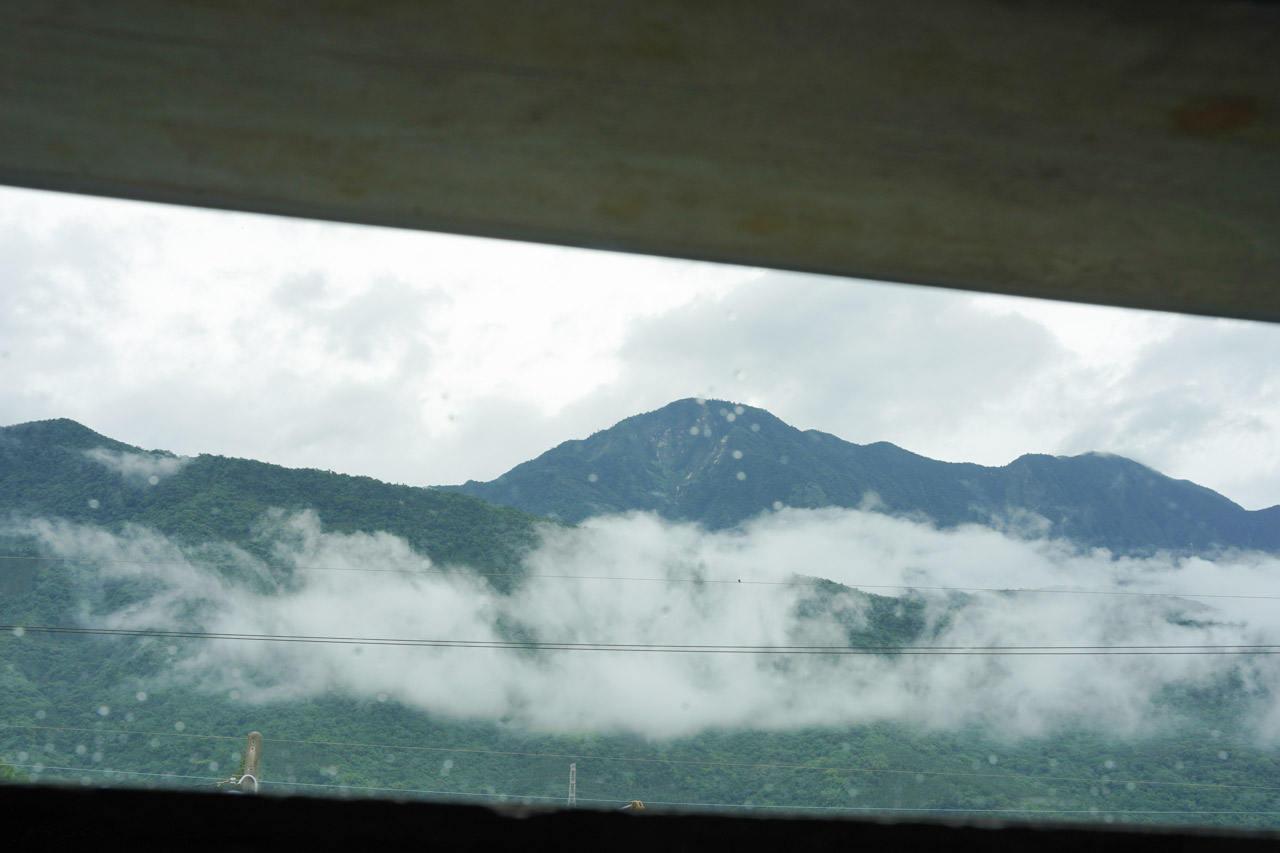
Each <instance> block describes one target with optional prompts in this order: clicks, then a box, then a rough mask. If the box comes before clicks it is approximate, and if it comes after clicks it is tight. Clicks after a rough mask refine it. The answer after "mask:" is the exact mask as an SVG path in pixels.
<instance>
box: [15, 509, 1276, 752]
mask: <svg viewBox="0 0 1280 853" xmlns="http://www.w3.org/2000/svg"><path fill="white" fill-rule="evenodd" d="M22 532H23V533H25V534H27V535H31V536H35V537H36V538H38V539H39V541H41V542H42V543H43V545H44V547H45V548H46V549H47V550H48V551H49V552H50V553H54V554H57V555H59V556H65V557H75V558H79V559H85V560H98V561H102V562H99V563H98V569H97V571H99V572H101V573H102V575H103V576H106V577H112V578H123V577H135V578H139V579H142V580H145V581H146V582H147V583H148V584H149V585H150V586H151V587H152V588H153V592H152V594H151V595H150V596H149V597H147V598H146V599H145V600H143V601H141V602H139V603H137V604H135V605H132V606H129V607H124V608H120V609H116V610H109V611H103V610H101V609H94V608H93V607H90V606H88V605H86V606H85V608H83V609H82V612H81V614H80V618H81V620H82V621H83V622H85V623H86V624H95V625H100V626H105V627H118V628H169V629H192V628H198V629H201V630H205V631H212V632H227V633H232V632H235V633H255V634H277V635H279V634H291V635H306V636H340V637H383V638H411V639H430V640H473V641H498V640H510V639H512V638H513V637H520V638H527V639H536V640H539V641H542V642H561V643H625V644H680V645H697V646H722V645H739V646H748V645H749V646H775V645H812V646H827V645H840V644H842V643H844V642H847V639H846V638H847V634H846V631H847V629H848V628H849V627H850V626H853V627H855V628H857V627H859V626H860V625H865V622H866V619H867V618H868V614H869V612H870V607H869V605H868V602H867V600H866V599H865V598H862V597H860V596H856V595H847V596H837V597H836V599H835V604H834V605H833V604H831V601H832V600H831V599H822V600H825V601H826V602H827V604H825V605H823V606H817V605H816V603H817V602H819V600H820V596H821V592H822V591H820V590H818V589H817V588H815V587H814V586H813V585H812V584H807V583H805V582H804V579H805V578H813V577H820V578H827V579H830V580H834V581H837V582H840V583H842V584H847V585H850V586H854V587H862V588H864V589H866V590H867V591H868V592H872V593H877V594H883V595H891V596H909V598H901V599H899V602H900V604H902V606H913V605H907V604H905V603H906V602H907V601H919V602H922V604H923V609H922V612H923V616H924V624H925V629H924V631H925V633H924V635H923V637H922V638H921V639H920V640H919V641H918V642H919V643H920V644H921V645H928V646H936V647H972V646H1074V647H1087V646H1121V645H1123V646H1169V645H1184V646H1185V645H1220V644H1245V643H1248V644H1258V643H1264V642H1272V643H1275V642H1276V641H1277V640H1276V637H1277V636H1278V635H1280V630H1278V629H1280V616H1278V615H1277V612H1276V608H1275V607H1274V601H1266V600H1260V599H1257V598H1207V597H1206V598H1175V597H1168V596H1148V595H1133V594H1130V593H1143V592H1177V593H1200V594H1213V595H1218V596H1230V595H1247V596H1258V595H1280V560H1277V559H1276V558H1274V557H1272V556H1267V555H1259V554H1237V555H1232V556H1228V557H1224V558H1222V559H1220V560H1218V561H1208V560H1203V559H1197V558H1174V557H1154V558H1147V559H1130V558H1123V559H1113V558H1112V557H1111V555H1110V554H1109V553H1107V552H1104V551H1095V552H1088V553H1082V552H1080V551H1078V550H1077V549H1075V548H1073V547H1071V546H1070V545H1068V544H1066V543H1063V542H1055V541H1048V540H1034V541H1027V540H1025V539H1021V538H1015V537H1012V536H1009V535H1005V534H1004V533H1001V532H998V531H995V530H991V529H988V528H979V527H969V528H959V529H952V530H945V531H942V530H938V529H936V528H934V527H933V526H932V525H930V524H928V523H927V522H921V521H918V520H907V519H901V518H893V517H890V516H886V515H882V514H877V513H873V512H864V511H857V510H845V509H823V510H783V511H781V512H776V513H768V514H766V515H763V516H761V517H760V518H759V519H757V520H756V521H755V522H753V523H751V524H748V525H745V526H744V527H742V528H739V529H737V530H733V531H722V532H715V533H709V532H707V531H705V530H702V529H701V528H698V527H696V526H693V525H682V524H672V523H668V522H665V521H662V520H660V519H658V518H656V517H654V516H652V515H645V514H632V515H627V516H615V517H605V518H597V519H593V520H591V521H589V522H587V523H586V524H584V525H583V526H581V527H579V528H576V529H549V530H547V531H545V533H544V540H543V544H542V545H541V547H539V548H538V549H537V550H535V551H533V552H532V553H531V554H529V555H528V556H527V558H526V560H525V566H524V569H525V570H526V571H527V572H528V573H529V574H530V575H531V576H530V577H527V578H526V579H524V580H523V581H522V582H521V583H520V585H519V586H518V588H517V589H516V590H515V591H514V592H512V593H510V594H504V593H500V592H497V591H495V590H494V588H493V586H492V585H491V584H490V583H489V582H487V581H486V580H485V579H484V578H483V577H480V576H477V575H475V574H472V573H470V572H466V571H448V570H447V569H449V568H451V567H440V566H436V565H433V564H432V563H431V562H430V561H429V560H427V559H425V558H424V557H421V556H419V555H417V554H415V553H414V552H413V551H412V550H411V549H410V548H409V547H408V546H407V545H406V544H405V543H404V542H403V541H402V540H400V539H397V538H396V537H393V536H390V535H387V534H381V533H379V534H363V533H358V534H336V533H327V532H324V530H323V526H322V524H321V521H320V519H319V518H317V517H316V516H315V515H314V514H312V513H301V514H296V515H283V514H276V515H274V516H272V517H271V518H270V519H268V521H267V522H266V523H265V524H264V526H263V528H262V534H261V535H262V536H263V537H264V538H265V541H266V542H268V543H269V544H270V546H271V548H272V549H273V550H274V553H273V555H272V558H271V560H270V562H269V563H262V562H260V561H257V560H255V559H254V558H251V557H250V556H249V555H248V554H246V553H244V552H241V551H239V550H237V549H235V548H231V547H229V546H227V547H221V546H219V547H216V548H212V549H209V548H206V549H204V550H203V551H199V552H192V551H190V550H184V549H182V548H179V547H178V546H176V545H174V544H173V543H172V542H169V541H167V540H165V539H164V538H163V537H161V536H159V535H157V534H155V533H154V532H151V531H148V530H145V529H143V528H138V527H133V528H129V529H126V530H125V531H124V532H122V533H121V534H118V535H116V534H108V533H106V532H103V531H101V530H96V529H92V528H85V527H78V526H74V525H70V524H67V523H65V522H53V521H40V522H35V523H28V524H26V525H24V527H23V530H22ZM111 560H132V561H137V562H108V561H111ZM188 561H192V562H195V563H201V562H202V561H203V562H205V563H214V562H218V563H225V562H234V563H236V564H237V565H240V566H243V567H245V568H244V570H242V571H239V572H236V573H231V574H228V573H227V572H226V571H225V570H224V569H217V568H213V567H206V568H202V567H199V566H198V565H197V566H193V565H173V563H185V562H188ZM272 565H287V566H292V567H295V571H293V572H292V573H284V574H281V572H280V570H278V569H273V568H271V566H272ZM304 569H305V570H304ZM567 576H572V577H567ZM797 580H799V581H800V582H799V583H797V582H796V581H797ZM903 586H910V587H914V588H915V589H914V590H913V591H911V592H909V593H908V592H907V591H906V590H903V589H901V588H896V587H903ZM938 587H952V588H954V587H965V588H969V590H970V591H958V590H955V589H939V588H938ZM1011 588H1013V589H1018V590H1023V591H1020V592H1016V593H1011V592H999V591H984V590H1005V589H1011ZM1030 590H1041V591H1039V592H1032V591H1030ZM1104 591H1105V592H1110V593H1118V594H1105V595H1103V594H1095V593H1096V592H1104ZM193 603H195V606H194V607H193ZM801 611H807V614H808V615H804V616H802V615H801ZM192 614H196V615H195V616H193V615H192ZM193 620H194V621H193ZM182 642H191V643H192V646H191V648H190V653H189V654H186V655H183V656H182V662H181V663H180V664H179V667H178V669H177V677H179V678H182V679H186V680H189V681H190V682H192V683H198V684H201V685H204V686H206V687H209V688H210V689H217V690H230V689H238V690H240V691H241V693H242V695H244V696H245V697H246V698H252V699H255V700H257V701H269V700H276V699H292V698H302V697H307V696H313V695H318V694H321V693H325V692H329V691H339V692H342V693H347V694H352V695H356V696H365V697H371V696H377V695H379V694H386V695H387V696H389V697H394V698H395V699H397V700H399V701H402V702H404V703H406V704H408V705H411V706H414V707H418V708H421V709H424V710H427V711H430V712H434V713H440V714H447V715H454V716H460V717H480V718H486V719H500V720H505V721H509V722H512V723H515V724H518V725H525V726H529V727H532V728H536V729H545V730H558V731H564V730H570V731H633V732H638V733H642V734H646V735H650V736H655V737H666V736H676V735H682V734H688V733H692V732H695V731H699V730H703V729H707V728H715V727H750V728H757V729H775V728H796V727H805V726H841V725H850V724H858V723H867V722H873V721H879V720H899V721H907V722H911V723H915V724H919V725H923V726H928V727H938V728H955V727H961V726H968V725H989V726H992V727H993V728H998V730H999V731H1001V732H1004V733H1009V734H1026V735H1032V734H1037V733H1043V732H1046V731H1049V730H1052V729H1054V728H1056V727H1059V726H1064V725H1083V726H1086V727H1092V728H1096V729H1100V730H1107V731H1114V732H1115V733H1118V734H1133V733H1135V732H1141V731H1143V730H1147V729H1149V728H1150V727H1151V726H1153V725H1158V724H1159V721H1160V720H1161V719H1163V718H1162V716H1161V714H1162V712H1161V707H1162V703H1161V698H1160V697H1161V694H1162V692H1163V691H1165V690H1166V689H1167V688H1169V687H1171V686H1174V685H1180V686H1211V685H1214V684H1216V683H1220V681H1221V679H1222V678H1223V677H1224V676H1226V675H1228V674H1234V675H1235V676H1238V678H1239V679H1240V682H1239V683H1240V684H1242V685H1243V687H1241V688H1239V689H1243V690H1246V691H1248V692H1249V693H1250V694H1251V696H1252V697H1253V700H1254V702H1255V711H1256V712H1255V714H1254V716H1253V719H1252V723H1253V724H1254V725H1256V726H1257V727H1258V731H1259V732H1260V733H1261V734H1262V735H1263V736H1264V737H1268V738H1270V737H1275V736H1276V735H1277V734H1278V733H1280V706H1277V704H1276V701H1275V698H1274V695H1273V691H1274V687H1275V685H1277V684H1278V683H1280V681H1278V680H1277V678H1278V676H1280V668H1277V667H1276V666H1275V665H1274V664H1273V661H1275V658H1271V657H1252V656H1250V657H1239V656H1225V655H1178V656H1156V655H1136V656H1129V655H1109V656H1100V655H1095V654H1087V655H1054V656H1021V657H1019V656H990V655H902V656H886V655H858V656H852V655H851V656H830V655H752V654H707V653H674V652H673V653H662V652H620V651H545V652H540V653H531V652H529V651H527V650H509V649H464V648H433V647H393V646H353V645H322V644H313V643H301V644H289V643H269V642H258V641H199V642H198V643H197V642H196V641H182ZM1081 650H1085V649H1081Z"/></svg>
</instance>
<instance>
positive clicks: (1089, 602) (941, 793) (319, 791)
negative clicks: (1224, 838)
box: [0, 189, 1280, 827]
mask: <svg viewBox="0 0 1280 853" xmlns="http://www.w3.org/2000/svg"><path fill="white" fill-rule="evenodd" d="M0 257H3V258H4V265H3V270H0V276H2V277H3V278H2V282H3V286H2V288H0V290H2V292H3V294H4V301H5V306H4V310H3V311H0V375H2V376H3V382H0V424H4V427H3V428H2V429H0V625H2V626H3V627H0V765H3V766H0V780H8V781H12V780H17V781H27V782H38V783H49V784H71V785H86V786H132V787H139V786H141V787H150V788H157V787H164V788H172V787H180V788H191V789H198V790H205V791H208V792H210V793H215V792H218V793H227V792H232V791H234V792H240V793H242V794H243V793H245V792H256V793H258V794H259V795H272V794H298V793H303V794H314V795H318V796H341V797H380V798H428V799H435V800H451V801H452V800H456V801H465V802H489V803H492V802H518V803H528V804H535V805H538V804H545V805H558V806H568V805H572V806H574V807H576V808H599V809H619V808H631V809H637V808H639V806H638V805H636V804H637V803H642V804H643V808H644V809H646V810H654V809H656V810H678V809H693V810H726V811H732V812H734V813H744V814H775V813H815V814H845V815H851V816H859V815H889V816H898V817H903V816H906V817H930V816H935V817H937V816H941V817H954V816H967V817H993V816H994V817H1001V818H1011V819H1048V820H1082V821H1090V822H1099V821H1106V822H1112V821H1124V822H1140V823H1161V824H1209V825H1228V826H1252V827H1257V826H1275V825H1277V823H1278V820H1277V815H1280V783H1278V782H1277V781H1276V780H1277V778H1278V777H1277V770H1278V769H1280V746H1278V745H1277V735H1280V703H1278V702H1277V697H1276V690H1277V686H1278V685H1280V680H1278V679H1280V669H1278V666H1280V658H1277V657H1276V654H1277V652H1280V630H1278V629H1280V617H1277V615H1276V614H1277V613H1280V608H1277V607H1276V602H1277V600H1280V559H1278V558H1277V555H1280V506H1277V505H1278V504H1280V442H1277V441H1276V440H1275V439H1276V435H1277V434H1278V432H1280V372H1277V365H1280V330H1278V329H1277V328H1276V327H1275V326H1272V325H1266V324H1251V323H1245V322H1239V321H1225V320H1214V319H1205V318H1191V317H1183V316H1177V315H1170V314H1155V313H1146V312H1138V311H1128V310H1120V309H1108V308H1099V307H1085V306H1075V305H1066V304H1056V303H1050V302H1039V301H1034V300H1026V299H1015V298H1008V297H996V296H989V295H976V294H968V293H960V292H950V291H943V290H936V289H930V288H918V287H908V286H901V285H887V284H879V283H873V282H862V281H852V280H847V279H836V278H826V277H821V276H811V275H799V274H793V273H784V272H777V271H767V270H759V269H749V268H742V267H731V266H719V265H711V264H700V263H691V262H684V261H673V260H667V259H659V258H647V257H633V256H626V255H618V254H610V253H603V252H588V251H582V250H570V249H564V248H557V247H549V246H534V245H524V244H515V243H503V242H497V241H490V240H480V239H473V238H463V237H454V236H446V235H439V234H427V233H416V232H407V231H397V230H390V229H375V228H366V227H359V226H351V225H334V224H324V223H316V222H307V221H297V220H287V219H277V218H272V217H265V216H254V215H247V214H229V213H221V212H211V211H201V210H194V209H183V208H172V207H165V206H160V205H148V204H140V203H131V202H123V201H113V200H103V199H91V198H84V197H76V196H70V195H59V194H52V193H40V192H34V191H24V190H13V189H6V190H3V191H0ZM251 733H258V735H260V740H258V739H255V738H254V737H252V736H251Z"/></svg>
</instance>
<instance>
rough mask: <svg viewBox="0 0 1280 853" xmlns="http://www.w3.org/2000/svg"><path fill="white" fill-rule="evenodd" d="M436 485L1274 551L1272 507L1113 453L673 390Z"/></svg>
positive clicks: (702, 509) (682, 511) (579, 503)
mask: <svg viewBox="0 0 1280 853" xmlns="http://www.w3.org/2000/svg"><path fill="white" fill-rule="evenodd" d="M448 488H451V489H454V490H456V491H459V492H463V493H465V494H468V495H473V496H475V497H479V498H483V499H485V500H487V501H491V502H493V503H499V504H505V505H507V506H512V507H516V508H519V509H522V510H525V511H527V512H531V513H535V514H538V515H550V516H556V517H558V518H562V519H564V520H566V521H570V522H578V521H581V520H583V519H585V518H588V517H590V516H593V515H599V514H602V513H613V512H623V511H627V510H651V511H654V512H657V513H658V514H660V515H662V516H663V517H665V518H669V519H672V520H680V521H695V522H701V523H702V524H704V525H706V526H707V527H710V528H713V529H717V528H725V527H730V526H733V525H735V524H738V523H740V522H743V521H746V520H748V519H751V518H754V517H755V516H757V515H759V514H760V513H762V512H767V511H769V510H771V509H775V508H778V507H781V506H789V507H826V506H837V507H866V508H871V509H876V510H880V511H883V512H889V513H895V514H911V515H924V516H927V517H928V518H929V519H931V520H932V521H933V522H935V523H936V524H938V525H940V526H943V527H951V526H955V525H959V524H982V525H996V526H1005V525H1008V524H1009V523H1010V522H1011V521H1012V522H1014V523H1015V524H1016V523H1018V521H1019V517H1021V519H1022V520H1023V521H1025V520H1026V519H1027V515H1026V514H1027V513H1034V515H1035V516H1038V517H1039V518H1040V519H1043V521H1038V520H1037V519H1032V520H1033V522H1034V523H1033V525H1032V526H1033V527H1034V526H1035V523H1038V524H1039V525H1040V526H1041V527H1042V528H1045V529H1044V532H1045V533H1047V534H1048V535H1052V536H1055V537H1061V538H1066V539H1069V540H1071V541H1073V542H1076V543H1078V544H1080V545H1082V546H1087V547H1104V548H1109V549H1111V550H1112V551H1113V552H1115V553H1121V554H1144V553H1150V552H1153V551H1158V550H1169V551H1174V552H1179V553H1187V552H1195V553H1204V552H1213V551H1217V550H1221V549H1228V548H1242V549H1260V550H1266V551H1277V550H1280V506H1275V507H1271V508H1269V509H1264V510H1258V511H1252V512H1251V511H1249V510H1246V509H1244V508H1243V507H1241V506H1239V505H1238V504H1235V503H1233V502H1232V501H1230V500H1229V499H1227V498H1225V497H1223V496H1222V495H1220V494H1218V493H1217V492H1214V491H1212V490H1210V489H1207V488H1205V487H1203V486H1198V485H1196V484H1195V483H1191V482H1188V481H1186V480H1174V479H1172V478H1170V477H1166V476H1164V475H1163V474H1161V473H1159V472H1158V471H1154V470H1152V469H1150V468H1148V467H1146V466H1145V465H1141V464H1139V463H1137V462H1134V461H1133V460H1131V459H1125V458H1123V457H1120V456H1113V455H1107V454H1101V453H1087V454H1084V455H1081V456H1071V457H1062V456H1045V455H1040V454H1028V455H1026V456H1021V457H1019V458H1018V459H1016V460H1014V461H1013V462H1011V463H1009V464H1008V465H1005V466H1003V467H999V468H993V467H986V466H982V465H974V464H968V463H951V462H939V461H937V460H934V459H928V458H926V457H923V456H918V455H916V454H914V453H911V452H909V451H906V450H903V449H902V448H900V447H896V446H894V445H892V444H888V443H886V442H878V443H876V444H868V445H859V444H851V443H850V442H847V441H843V440H841V439H839V438H837V437H836V436H834V435H829V434H827V433H823V432H818V431H816V430H806V431H801V430H799V429H796V428H795V427H792V426H790V425H788V424H786V423H784V422H783V421H781V420H779V419H778V418H776V417H774V416H773V415H771V414H769V413H768V412H766V411H764V410H763V409H757V408H752V407H750V406H741V405H736V404H734V403H730V402H726V401H720V400H706V401H700V400H694V399H686V400H678V401H676V402H674V403H671V404H669V405H667V406H664V407H663V408H661V409H658V410H657V411H653V412H648V413H646V414H642V415H636V416H634V417H630V418H627V419H626V420H624V421H622V422H621V423H618V424H617V425H615V426H613V427H611V428H609V429H606V430H602V431H601V432H597V433H595V434H594V435H592V436H591V437H590V438H586V439H582V440H577V441H566V442H565V443H563V444H561V445H559V446H558V447H556V448H554V449H552V450H549V451H547V452H546V453H544V454H542V455H541V456H539V457H538V458H536V459H533V460H531V461H529V462H525V463H523V464H521V465H517V466H516V467H515V468H513V469H511V470H510V471H508V472H507V473H506V474H503V475H502V476H501V477H498V478H497V479H496V480H492V481H490V482H487V483H481V482H476V481H468V482H467V483H465V484H463V485H461V486H452V487H448ZM1046 524H1047V527H1046Z"/></svg>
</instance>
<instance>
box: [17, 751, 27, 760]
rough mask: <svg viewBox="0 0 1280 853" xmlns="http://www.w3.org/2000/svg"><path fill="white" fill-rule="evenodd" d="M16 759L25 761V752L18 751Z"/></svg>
mask: <svg viewBox="0 0 1280 853" xmlns="http://www.w3.org/2000/svg"><path fill="white" fill-rule="evenodd" d="M18 760H19V761H26V760H27V754H26V753H25V752H19V753H18Z"/></svg>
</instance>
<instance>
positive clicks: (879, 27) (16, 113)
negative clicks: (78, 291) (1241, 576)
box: [0, 0, 1280, 321]
mask: <svg viewBox="0 0 1280 853" xmlns="http://www.w3.org/2000/svg"><path fill="white" fill-rule="evenodd" d="M1278 33H1280V7H1278V6H1277V5H1273V4H1269V3H1257V2H1244V0H1222V2H1211V0H1160V2H1147V0H1112V2H1080V0H1061V2H1050V0H1040V2H1027V3H1008V2H1003V0H862V2H850V0H793V2H787V3H783V2H753V0H703V2H681V1H680V0H627V1H626V2H622V0H619V2H614V3H600V2H597V0H566V2H552V0H548V2H527V0H488V2H483V3H478V2H473V0H459V2H423V0H381V2H378V3H366V2H352V1H351V0H308V2H306V3H297V2H283V0H205V2H174V0H64V2H59V3H50V2H48V1H47V0H9V2H6V3H4V4H0V182H4V183H9V184H14V185H20V186H30V187H42V188H50V189H58V190H69V191H73V192H86V193H100V194H104V195H114V196H121V197H127V198H139V199H148V200H157V201H168V202H178V203H182V204H194V205H204V206H210V207H218V208H228V209H236V210H249V211H260V212H269V213H281V214H288V215H294V216H306V217H316V218H321V219H333V220H343V221H352V222H365V223H374V224H382V225H394V226H403V227H408V228H423V229H430V230H439V231H448V232H457V233H462V234H476V235H487V236H495V237H508V238H515V239H522V240H536V241H544V242H550V243H561V244H566V245H575V246H589V247H600V248H609V249H619V250H624V251H634V252H646V253H655V254H663V255H672V256H678V257H687V258H698V259H709V260H719V261H729V262H736V263H745V264H754V265H762V266H771V267H779V268H785V269H797V270H808V271H816V272H826V273H836V274H841V275H849V276H857V277H867V278H875V279H883V280H890V281H903V282H913V283H921V284H933V285H942V286H949V287H962V288H971V289H976V290H987V291H995V292H1003V293H1016V294H1024V295H1030V296H1042V297H1051V298H1057V299H1071V300H1081V301H1086V302H1098V303H1106V304H1117V305H1130V306H1140V307H1146V308H1157V309H1170V310H1177V311H1188V312H1197V313H1207V314H1218V315H1224V316H1233V317H1249V318H1255V319H1266V320H1273V321H1275V320H1280V100H1278V97H1280V96H1278V95H1277V93H1280V62H1277V60H1276V53H1275V49H1276V37H1277V34H1278Z"/></svg>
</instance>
